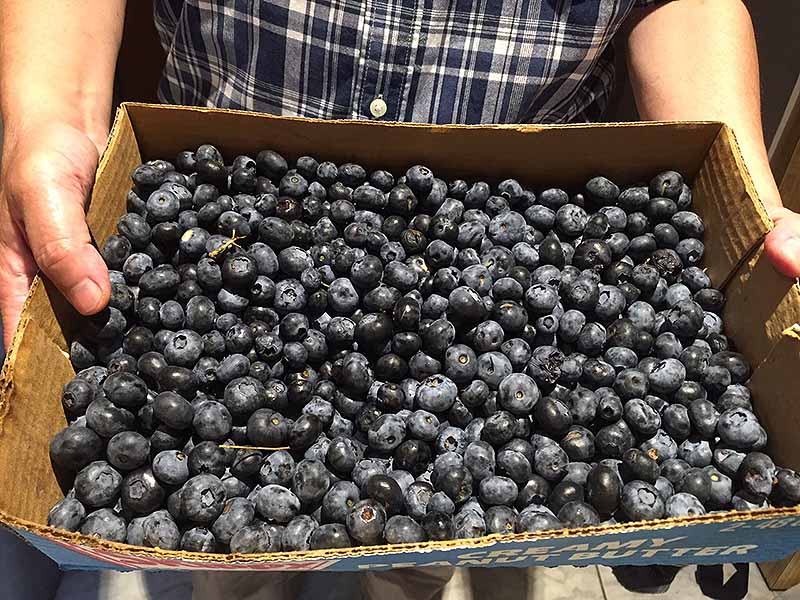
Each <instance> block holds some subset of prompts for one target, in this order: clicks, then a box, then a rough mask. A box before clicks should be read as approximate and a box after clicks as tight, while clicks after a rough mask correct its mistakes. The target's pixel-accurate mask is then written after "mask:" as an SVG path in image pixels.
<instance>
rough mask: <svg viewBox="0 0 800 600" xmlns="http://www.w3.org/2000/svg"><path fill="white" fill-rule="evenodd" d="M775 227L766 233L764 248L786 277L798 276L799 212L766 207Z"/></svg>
mask: <svg viewBox="0 0 800 600" xmlns="http://www.w3.org/2000/svg"><path fill="white" fill-rule="evenodd" d="M768 212H769V216H770V217H771V218H772V220H773V222H774V223H775V228H774V229H773V230H772V231H771V232H770V233H769V234H768V235H767V239H766V240H765V241H764V249H765V251H766V253H767V256H768V257H769V259H770V260H771V261H772V264H773V265H774V266H775V268H776V269H777V270H778V271H779V272H781V273H782V274H784V275H786V276H787V277H800V214H798V213H796V212H793V211H791V210H789V209H788V208H784V207H783V206H776V207H775V208H770V209H768Z"/></svg>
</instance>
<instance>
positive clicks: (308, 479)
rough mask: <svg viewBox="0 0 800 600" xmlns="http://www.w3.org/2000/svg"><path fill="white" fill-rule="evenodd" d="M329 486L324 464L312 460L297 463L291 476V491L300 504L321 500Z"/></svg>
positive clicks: (329, 481)
mask: <svg viewBox="0 0 800 600" xmlns="http://www.w3.org/2000/svg"><path fill="white" fill-rule="evenodd" d="M330 485H331V480H330V474H329V473H328V470H327V469H326V468H325V465H324V463H322V462H320V461H319V460H314V459H311V460H309V459H304V460H301V461H300V462H299V463H297V466H296V467H295V469H294V474H293V476H292V491H293V492H294V493H295V495H296V496H297V497H298V498H299V499H300V501H301V502H303V503H311V502H317V501H319V500H321V499H322V498H323V496H325V493H326V492H327V491H328V488H329V487H330Z"/></svg>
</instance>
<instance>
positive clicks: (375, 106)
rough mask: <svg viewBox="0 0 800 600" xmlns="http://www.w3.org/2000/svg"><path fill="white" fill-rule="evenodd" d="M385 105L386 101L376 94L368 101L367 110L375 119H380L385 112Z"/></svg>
mask: <svg viewBox="0 0 800 600" xmlns="http://www.w3.org/2000/svg"><path fill="white" fill-rule="evenodd" d="M386 110H387V106H386V102H384V101H383V98H381V97H380V96H378V97H377V98H375V100H373V101H372V102H370V103H369V112H370V113H372V116H373V117H375V118H376V119H380V118H381V117H382V116H383V115H385V114H386Z"/></svg>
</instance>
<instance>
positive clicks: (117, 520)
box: [80, 508, 127, 542]
mask: <svg viewBox="0 0 800 600" xmlns="http://www.w3.org/2000/svg"><path fill="white" fill-rule="evenodd" d="M80 532H81V533H82V534H83V535H88V536H91V537H94V538H98V539H102V540H108V541H111V542H124V541H125V537H126V534H127V528H126V526H125V519H123V518H122V517H120V516H119V515H118V514H117V513H115V512H114V511H113V510H111V509H110V508H101V509H99V510H96V511H94V512H91V513H89V514H88V515H86V519H85V520H84V521H83V524H82V525H81V528H80Z"/></svg>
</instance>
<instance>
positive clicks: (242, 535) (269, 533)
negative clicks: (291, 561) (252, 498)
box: [230, 523, 282, 554]
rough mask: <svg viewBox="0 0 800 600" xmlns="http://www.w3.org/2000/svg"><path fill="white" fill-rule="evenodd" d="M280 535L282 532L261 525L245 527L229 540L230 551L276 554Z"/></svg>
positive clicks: (279, 543) (254, 524) (279, 545)
mask: <svg viewBox="0 0 800 600" xmlns="http://www.w3.org/2000/svg"><path fill="white" fill-rule="evenodd" d="M281 535H282V532H280V531H276V530H273V529H271V528H269V527H267V526H266V525H265V524H263V523H253V524H252V525H245V526H244V527H242V528H241V529H239V530H238V531H237V532H236V533H235V534H234V535H233V537H232V538H231V541H230V551H231V552H232V553H242V554H257V553H263V552H277V551H278V550H280V549H281Z"/></svg>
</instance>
